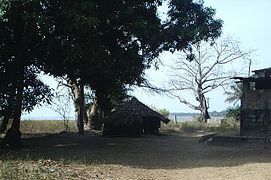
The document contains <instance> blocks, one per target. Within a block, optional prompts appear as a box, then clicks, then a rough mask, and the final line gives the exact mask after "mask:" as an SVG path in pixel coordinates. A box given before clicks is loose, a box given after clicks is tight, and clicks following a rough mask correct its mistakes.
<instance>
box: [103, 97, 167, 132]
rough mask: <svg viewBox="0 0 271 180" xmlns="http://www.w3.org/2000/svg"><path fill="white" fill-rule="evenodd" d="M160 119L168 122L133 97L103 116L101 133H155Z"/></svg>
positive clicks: (157, 130)
mask: <svg viewBox="0 0 271 180" xmlns="http://www.w3.org/2000/svg"><path fill="white" fill-rule="evenodd" d="M161 121H162V122H164V123H168V122H169V119H167V118H165V117H164V116H162V115H161V114H159V113H157V112H156V111H154V110H152V109H150V108H149V107H148V106H146V105H145V104H143V103H141V102H140V101H138V100H137V99H136V98H135V97H133V98H132V99H131V100H129V101H127V102H126V103H123V104H122V105H120V106H119V107H118V108H117V109H116V110H115V111H113V112H112V113H110V114H109V115H108V116H107V117H105V118H104V126H103V135H104V136H140V135H141V134H157V133H158V132H159V128H160V124H161Z"/></svg>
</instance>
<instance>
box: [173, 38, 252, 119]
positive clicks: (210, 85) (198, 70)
mask: <svg viewBox="0 0 271 180" xmlns="http://www.w3.org/2000/svg"><path fill="white" fill-rule="evenodd" d="M251 53H252V50H250V51H243V50H241V48H240V43H239V42H238V41H236V40H234V39H233V38H231V37H227V38H221V39H217V40H216V41H214V42H200V43H197V44H193V45H191V47H190V49H189V50H186V51H182V52H180V57H179V58H178V59H177V60H176V62H175V64H174V66H170V70H171V72H172V73H171V74H170V80H169V84H170V86H171V91H170V92H171V94H172V95H173V96H175V97H177V98H178V99H179V101H180V102H181V103H183V104H185V105H187V106H189V107H190V108H192V109H194V110H197V111H200V112H201V115H202V120H204V122H207V119H210V115H209V113H208V108H209V107H208V102H207V100H206V97H205V96H206V94H207V93H208V92H210V91H212V90H214V89H216V88H218V87H223V86H225V85H227V84H228V83H229V80H230V78H231V77H233V76H236V75H237V74H238V72H241V68H240V66H239V69H238V70H237V68H236V67H237V66H236V62H237V63H238V64H240V62H239V60H246V59H249V56H250V55H251ZM244 62H245V61H243V63H244ZM243 65H244V64H243ZM176 91H190V92H192V93H193V95H194V96H195V98H196V102H197V104H195V103H192V102H189V101H188V100H187V99H186V98H184V97H182V96H179V95H177V92H176Z"/></svg>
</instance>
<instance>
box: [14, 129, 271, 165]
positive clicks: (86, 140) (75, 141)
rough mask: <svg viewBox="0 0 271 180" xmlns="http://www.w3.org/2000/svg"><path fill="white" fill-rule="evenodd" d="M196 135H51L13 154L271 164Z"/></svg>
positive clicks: (264, 153) (260, 153) (27, 141)
mask: <svg viewBox="0 0 271 180" xmlns="http://www.w3.org/2000/svg"><path fill="white" fill-rule="evenodd" d="M198 140H199V137H197V136H195V135H192V136H191V135H180V134H167V135H163V136H151V135H144V136H142V137H140V138H127V137H126V138H120V137H115V138H106V137H101V136H97V135H94V134H86V135H84V136H78V135H76V134H52V135H45V136H38V137H26V138H23V139H22V141H23V144H24V148H23V149H21V150H18V151H15V152H13V153H12V154H13V156H14V157H15V158H19V159H22V160H25V159H28V160H29V159H30V160H39V159H51V160H55V161H67V162H78V163H85V164H95V163H97V164H113V165H123V166H132V167H139V168H144V169H179V168H181V169H191V168H198V167H232V166H238V165H242V164H248V163H268V162H271V156H270V150H267V149H261V148H237V147H216V146H208V145H206V143H198Z"/></svg>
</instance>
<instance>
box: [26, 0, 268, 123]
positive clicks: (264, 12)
mask: <svg viewBox="0 0 271 180" xmlns="http://www.w3.org/2000/svg"><path fill="white" fill-rule="evenodd" d="M205 5H207V6H211V7H213V8H214V9H216V12H217V15H216V17H217V18H220V19H222V20H223V21H224V24H223V33H224V34H226V35H231V36H234V37H235V38H237V39H238V40H239V41H240V42H241V43H242V48H243V49H255V50H256V52H255V55H254V56H253V63H252V70H255V69H261V68H267V67H271V65H270V64H269V63H268V60H269V54H270V52H271V46H270V42H271V35H270V34H269V33H270V32H271V23H269V21H270V20H269V18H271V1H270V0H258V1H255V0H205ZM173 58H176V57H175V56H174V55H172V54H170V53H164V54H162V55H161V57H160V59H161V60H162V62H164V63H167V62H169V61H171V60H172V59H173ZM146 74H147V76H148V77H149V78H150V82H151V83H153V84H155V85H157V86H160V85H162V84H163V82H164V81H166V79H167V76H166V75H167V74H168V72H167V71H166V68H164V67H163V66H160V69H159V70H158V71H155V70H152V69H151V70H148V71H146ZM45 82H46V83H49V84H52V85H53V86H56V84H55V83H54V82H53V81H52V80H50V78H49V79H48V78H47V79H46V80H45ZM131 94H132V95H134V96H136V97H137V98H138V99H139V100H140V101H141V102H143V103H145V104H147V105H153V106H155V107H157V108H166V109H168V110H169V111H170V112H193V110H191V109H189V108H188V107H186V106H185V105H182V104H180V103H179V102H178V100H176V99H170V98H168V97H167V96H160V95H152V94H150V93H147V92H145V91H144V90H141V89H136V90H135V91H134V92H131ZM183 94H184V96H185V97H188V98H189V99H194V97H193V96H191V94H189V93H183ZM207 97H208V98H209V99H210V109H209V110H210V111H213V110H216V111H221V110H224V109H226V108H227V107H228V106H230V105H231V104H228V103H225V102H224V101H225V98H226V97H225V96H224V95H223V91H222V89H218V90H216V91H214V92H212V93H210V94H208V95H207ZM73 115H74V112H73V111H72V112H71V116H73ZM55 116H58V115H57V114H56V113H54V112H53V111H51V110H49V109H48V108H46V107H41V108H36V109H35V110H34V111H33V112H32V113H31V114H25V115H24V116H23V117H24V119H27V118H28V117H32V118H33V117H55Z"/></svg>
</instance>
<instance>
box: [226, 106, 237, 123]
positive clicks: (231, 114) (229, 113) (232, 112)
mask: <svg viewBox="0 0 271 180" xmlns="http://www.w3.org/2000/svg"><path fill="white" fill-rule="evenodd" d="M226 118H232V119H235V120H236V121H240V106H235V107H229V108H228V109H227V110H226Z"/></svg>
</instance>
